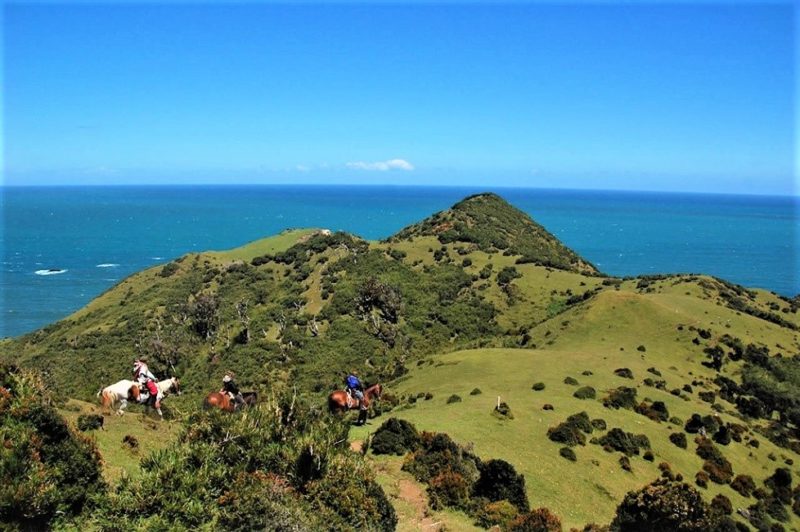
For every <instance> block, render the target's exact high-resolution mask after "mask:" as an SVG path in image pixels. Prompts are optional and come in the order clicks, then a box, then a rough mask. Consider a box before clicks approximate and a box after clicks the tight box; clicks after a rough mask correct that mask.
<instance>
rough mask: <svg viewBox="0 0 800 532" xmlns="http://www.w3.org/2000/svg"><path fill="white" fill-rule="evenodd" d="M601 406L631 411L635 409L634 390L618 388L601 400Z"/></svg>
mask: <svg viewBox="0 0 800 532" xmlns="http://www.w3.org/2000/svg"><path fill="white" fill-rule="evenodd" d="M603 406H605V407H606V408H613V409H615V410H616V409H620V408H627V409H629V410H630V409H633V408H635V407H636V388H628V387H627V386H620V387H619V388H615V389H613V390H611V392H609V394H608V396H607V397H606V398H605V399H603Z"/></svg>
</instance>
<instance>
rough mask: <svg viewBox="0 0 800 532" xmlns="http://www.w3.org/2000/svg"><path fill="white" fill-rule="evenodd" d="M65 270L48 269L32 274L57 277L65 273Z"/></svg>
mask: <svg viewBox="0 0 800 532" xmlns="http://www.w3.org/2000/svg"><path fill="white" fill-rule="evenodd" d="M66 272H67V270H59V269H56V268H50V269H48V270H36V271H35V272H34V273H35V274H36V275H58V274H59V273H66Z"/></svg>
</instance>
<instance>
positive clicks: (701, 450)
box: [697, 438, 733, 484]
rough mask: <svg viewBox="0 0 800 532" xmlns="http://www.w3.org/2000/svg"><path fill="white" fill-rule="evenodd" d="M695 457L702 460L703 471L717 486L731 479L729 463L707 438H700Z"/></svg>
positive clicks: (731, 469)
mask: <svg viewBox="0 0 800 532" xmlns="http://www.w3.org/2000/svg"><path fill="white" fill-rule="evenodd" d="M697 455H698V456H699V457H700V458H704V459H705V462H704V463H703V470H704V471H706V472H707V473H708V475H709V477H710V478H711V480H712V481H714V482H716V483H717V484H727V483H729V482H730V481H731V479H732V478H733V468H732V467H731V463H730V462H729V461H728V460H727V459H726V458H725V456H724V455H723V454H722V453H721V452H720V450H719V449H717V448H716V446H715V445H714V444H713V443H711V440H709V439H708V438H701V439H700V441H699V442H698V444H697Z"/></svg>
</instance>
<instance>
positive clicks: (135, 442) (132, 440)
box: [122, 434, 139, 450]
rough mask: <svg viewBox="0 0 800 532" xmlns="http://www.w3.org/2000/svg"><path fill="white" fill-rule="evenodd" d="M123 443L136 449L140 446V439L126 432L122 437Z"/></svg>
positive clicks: (131, 448)
mask: <svg viewBox="0 0 800 532" xmlns="http://www.w3.org/2000/svg"><path fill="white" fill-rule="evenodd" d="M122 445H124V446H125V447H127V448H128V449H130V450H135V449H138V448H139V439H138V438H137V437H136V436H133V435H132V434H126V435H125V436H123V437H122Z"/></svg>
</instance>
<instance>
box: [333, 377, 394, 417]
mask: <svg viewBox="0 0 800 532" xmlns="http://www.w3.org/2000/svg"><path fill="white" fill-rule="evenodd" d="M382 393H383V386H381V385H380V383H377V384H373V385H372V386H370V387H369V388H367V389H366V390H364V399H363V400H362V401H361V404H359V401H358V399H356V398H355V397H350V394H348V393H347V392H346V391H344V390H336V391H334V392H331V394H330V395H329V396H328V410H329V411H331V412H346V411H347V410H356V409H358V410H359V412H358V424H359V425H363V424H364V423H366V421H367V409H368V408H369V405H370V403H372V400H373V399H380V398H381V394H382Z"/></svg>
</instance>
